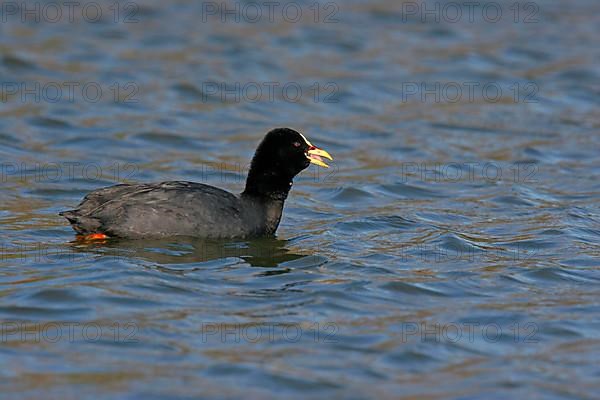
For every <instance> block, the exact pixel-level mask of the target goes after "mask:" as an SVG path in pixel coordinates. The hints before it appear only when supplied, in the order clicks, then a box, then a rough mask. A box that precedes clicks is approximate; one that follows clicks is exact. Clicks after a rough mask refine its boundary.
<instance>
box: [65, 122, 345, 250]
mask: <svg viewBox="0 0 600 400" xmlns="http://www.w3.org/2000/svg"><path fill="white" fill-rule="evenodd" d="M323 158H327V159H329V160H333V158H332V157H331V156H330V155H329V153H327V152H326V151H325V150H322V149H319V148H317V147H315V146H313V145H312V144H311V143H310V142H309V141H308V140H307V139H306V138H305V137H304V135H302V134H301V133H299V132H296V131H295V130H293V129H289V128H277V129H273V130H271V131H270V132H268V133H267V135H266V136H265V138H264V139H263V141H262V142H261V143H260V144H259V146H258V148H257V150H256V153H255V154H254V157H253V158H252V163H251V164H250V170H249V172H248V177H247V179H246V187H245V189H244V191H243V192H242V193H241V194H239V195H235V194H232V193H229V192H227V191H225V190H222V189H219V188H216V187H214V186H209V185H204V184H201V183H195V182H184V181H169V182H160V183H141V184H121V185H116V186H111V187H107V188H103V189H98V190H95V191H93V192H91V193H89V194H88V195H87V196H85V197H84V199H83V201H82V202H81V204H79V206H78V207H77V209H75V210H71V211H64V212H61V213H60V215H62V216H64V217H65V218H66V219H68V220H69V222H70V223H71V225H72V226H73V229H75V231H76V232H77V233H78V234H79V235H80V238H84V239H90V240H93V239H106V238H110V237H118V238H127V239H143V238H163V237H169V236H193V237H201V238H243V237H250V236H262V235H272V234H274V233H275V231H276V230H277V227H278V226H279V221H280V219H281V214H282V211H283V203H284V202H285V199H286V198H287V196H288V193H289V191H290V189H291V187H292V181H293V179H294V177H295V176H296V175H297V174H298V173H300V172H301V171H302V170H304V169H306V168H307V167H308V166H309V164H310V163H313V164H316V165H319V166H321V167H325V168H328V165H327V164H326V163H325V162H324V161H323Z"/></svg>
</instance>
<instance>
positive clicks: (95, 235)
mask: <svg viewBox="0 0 600 400" xmlns="http://www.w3.org/2000/svg"><path fill="white" fill-rule="evenodd" d="M105 239H108V236H107V235H105V234H104V233H92V234H91V235H77V240H81V241H83V242H87V241H92V240H105Z"/></svg>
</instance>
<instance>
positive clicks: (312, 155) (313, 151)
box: [306, 145, 333, 168]
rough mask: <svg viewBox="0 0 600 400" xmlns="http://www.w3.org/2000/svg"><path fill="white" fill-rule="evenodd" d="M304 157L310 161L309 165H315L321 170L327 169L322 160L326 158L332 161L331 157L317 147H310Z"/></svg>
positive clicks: (327, 166)
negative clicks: (321, 168)
mask: <svg viewBox="0 0 600 400" xmlns="http://www.w3.org/2000/svg"><path fill="white" fill-rule="evenodd" d="M306 157H308V159H309V160H310V163H311V164H316V165H318V166H320V167H323V168H329V165H327V164H325V161H323V158H327V159H329V160H331V161H333V157H331V155H329V153H328V152H326V151H325V150H322V149H319V148H318V147H315V146H312V145H311V147H309V148H308V152H307V153H306Z"/></svg>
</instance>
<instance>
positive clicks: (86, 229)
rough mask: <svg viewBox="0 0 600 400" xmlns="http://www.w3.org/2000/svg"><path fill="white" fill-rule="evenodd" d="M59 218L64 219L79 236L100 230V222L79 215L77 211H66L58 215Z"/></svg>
mask: <svg viewBox="0 0 600 400" xmlns="http://www.w3.org/2000/svg"><path fill="white" fill-rule="evenodd" d="M58 215H60V216H61V217H65V218H66V219H67V220H68V221H69V223H70V224H71V226H72V227H73V229H74V230H75V231H76V232H77V233H80V234H88V233H90V232H91V233H94V232H97V231H98V229H99V228H100V221H98V220H97V219H95V218H92V217H87V216H85V215H81V214H80V213H79V210H68V211H63V212H60V213H58Z"/></svg>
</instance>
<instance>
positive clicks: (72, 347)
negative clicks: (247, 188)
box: [0, 0, 600, 399]
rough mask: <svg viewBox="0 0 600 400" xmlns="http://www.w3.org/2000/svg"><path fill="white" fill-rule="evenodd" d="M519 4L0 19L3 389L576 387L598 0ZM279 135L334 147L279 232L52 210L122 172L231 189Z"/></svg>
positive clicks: (171, 10)
mask: <svg viewBox="0 0 600 400" xmlns="http://www.w3.org/2000/svg"><path fill="white" fill-rule="evenodd" d="M445 3H447V2H441V3H440V4H442V5H443V4H445ZM513 3H514V2H508V1H500V2H496V4H498V5H500V6H501V7H502V9H503V10H504V14H503V18H501V20H500V21H498V22H497V23H491V22H489V21H486V20H484V19H482V18H481V17H478V18H476V19H475V21H474V22H473V23H470V22H468V21H466V20H463V21H461V22H459V23H449V22H447V21H444V20H443V19H442V20H440V22H436V21H432V20H426V21H425V22H423V21H422V20H421V18H420V15H419V14H417V15H416V16H415V15H413V14H410V15H407V13H406V11H407V10H406V9H403V6H402V4H403V3H402V2H393V4H392V2H388V1H374V2H373V1H370V2H362V1H351V2H344V3H336V4H337V6H338V8H339V9H337V11H336V12H335V14H334V17H333V20H332V21H329V20H328V21H327V22H325V16H326V15H329V12H331V10H334V11H335V10H336V9H335V8H333V9H325V6H326V4H325V3H322V4H320V7H321V14H320V15H319V18H318V19H317V21H316V22H315V19H314V18H313V17H314V15H313V14H311V12H312V11H311V9H310V7H311V4H310V3H303V2H297V3H295V4H296V5H298V6H299V7H301V8H302V10H304V17H303V18H302V19H301V20H299V21H298V22H290V21H288V20H285V19H283V18H281V17H276V18H275V21H274V22H273V23H271V22H269V21H268V20H265V19H263V20H262V21H260V22H257V23H252V22H248V21H245V20H244V19H243V18H242V19H241V21H240V22H239V23H236V22H235V21H231V20H227V21H226V22H225V23H223V22H222V21H221V20H220V17H219V15H217V16H216V17H214V16H206V15H205V14H206V13H204V14H203V8H202V3H200V2H198V3H196V2H185V1H176V2H169V3H168V4H167V3H163V2H158V1H144V2H143V3H138V4H137V8H135V9H125V7H126V4H125V3H121V4H119V7H120V9H121V11H122V13H121V14H119V17H118V18H117V21H115V19H114V15H113V14H112V9H110V8H109V7H110V6H111V4H109V3H103V2H100V3H98V4H100V5H101V6H102V7H103V10H104V17H103V18H101V19H100V20H99V21H97V22H95V23H91V22H89V21H87V20H86V19H85V18H83V17H76V18H75V20H74V21H73V22H69V21H68V20H67V18H66V17H63V19H62V20H61V21H59V22H57V23H51V22H48V21H44V20H42V21H40V22H39V23H36V22H35V21H31V20H30V18H29V19H26V21H25V22H23V21H21V18H20V14H18V13H17V14H16V15H3V17H4V16H5V17H6V19H5V20H4V19H3V22H2V24H1V26H0V55H1V57H0V76H1V77H2V82H3V87H2V92H1V93H0V94H1V95H2V102H1V104H0V115H1V118H0V155H1V157H2V170H1V171H0V172H1V175H0V178H1V187H2V190H1V191H0V202H1V204H2V208H1V210H0V218H1V220H2V224H1V225H0V231H1V242H0V246H1V252H2V253H1V254H2V256H1V258H0V321H1V325H0V327H1V328H2V330H0V362H1V363H2V365H3V368H2V369H1V370H0V377H1V379H0V389H1V390H2V392H3V393H5V396H11V395H12V396H13V397H14V398H40V397H44V398H61V399H69V398H94V399H101V398H115V397H118V398H132V399H133V398H144V399H152V398H177V399H190V398H201V397H205V398H215V397H217V398H238V397H240V396H245V397H249V398H257V397H259V396H260V397H280V396H286V397H292V398H307V397H325V396H332V397H333V396H335V397H339V398H357V399H358V398H390V399H391V398H427V399H438V398H440V399H441V398H461V399H471V398H482V397H485V398H498V399H500V398H502V399H504V398H507V397H508V396H513V397H517V398H525V397H528V398H552V399H559V398H561V399H562V398H569V399H571V398H582V399H591V398H594V397H596V396H597V389H598V386H597V381H598V374H599V372H600V371H599V369H598V359H599V358H600V334H599V328H600V304H599V302H598V299H599V297H598V295H599V294H600V293H599V290H598V284H599V281H600V273H599V268H600V247H599V245H598V243H599V240H600V209H599V206H598V204H599V199H600V183H599V181H598V176H599V174H600V163H599V162H598V154H599V150H600V135H599V129H600V119H599V113H598V107H599V105H600V95H599V93H598V90H599V87H598V82H600V69H599V68H598V65H600V63H599V61H600V48H599V47H598V45H597V38H598V37H600V21H599V20H598V15H600V4H599V3H598V2H596V1H592V0H589V1H586V0H578V1H571V2H566V1H544V2H543V3H536V4H537V5H538V6H539V10H538V11H537V12H536V13H535V18H536V19H537V22H532V23H524V22H523V19H524V18H525V17H526V16H527V14H528V13H527V12H528V11H530V10H526V9H524V8H523V9H522V10H521V11H522V13H521V14H519V18H518V20H517V22H515V21H514V15H513V14H512V11H511V9H510V7H511V5H512V4H513ZM242 4H243V3H242ZM520 6H521V7H524V4H521V5H520ZM132 10H134V11H135V13H134V15H129V14H127V13H130V12H132ZM403 11H405V12H404V14H403ZM127 16H128V17H131V18H133V19H135V20H137V22H135V21H129V20H128V23H125V22H124V19H125V18H126V17H127ZM205 16H206V17H207V18H206V21H204V20H203V18H204V17H205ZM88 17H89V16H88ZM336 21H337V22H336ZM69 82H76V83H78V84H79V85H78V86H76V87H75V89H74V92H73V93H72V96H69V92H68V85H69ZM236 83H237V84H239V87H240V89H239V90H237V89H236ZM22 84H25V85H26V86H25V89H23V87H22V86H21V85H22ZM222 84H226V85H229V86H226V87H225V88H226V89H227V88H229V90H231V88H233V92H230V93H229V94H227V93H226V90H224V89H223V86H220V85H222ZM423 84H425V85H426V86H425V89H426V90H423V86H422V85H423ZM436 84H439V88H440V89H436ZM475 84H477V85H475ZM36 85H38V86H36ZM57 85H58V87H59V88H61V89H62V92H60V93H61V96H58V94H57V93H59V92H56V91H55V92H52V90H53V89H54V90H56V86H57ZM84 85H87V86H86V90H89V92H87V91H86V92H84V91H83V87H84ZM248 85H250V86H248ZM269 85H271V87H278V88H283V87H286V88H288V89H289V90H290V92H289V93H285V92H282V91H279V90H275V91H274V97H273V98H270V97H269V96H268V91H267V89H266V88H268V87H269ZM468 85H471V87H475V88H476V89H475V90H474V92H473V93H474V95H473V97H472V98H469V97H468V91H467V89H466V88H468V87H469V86H468ZM486 85H488V86H487V87H488V89H489V90H490V92H489V93H488V92H484V91H483V87H485V86H486ZM244 87H245V88H246V92H244V89H243V88H244ZM256 87H260V88H261V89H262V90H263V92H262V95H261V96H259V97H258V98H256V92H252V90H255V89H256ZM297 87H301V88H302V95H300V96H299V97H297V98H296V97H295V95H294V93H293V92H292V90H293V89H295V88H297ZM457 87H458V88H460V89H462V90H464V92H463V96H462V97H461V98H460V99H458V100H457V101H454V99H456V93H457V92H452V90H456V88H457ZM15 88H16V93H15ZM98 88H100V92H98V91H97V90H96V93H97V94H96V95H95V94H94V90H95V89H98ZM444 88H445V89H444ZM495 88H501V90H502V94H501V95H498V96H496V95H495V94H494V93H493V92H491V91H492V90H494V89H495ZM27 90H29V92H27ZM427 90H429V91H430V92H429V94H427V93H425V92H427ZM27 93H29V94H27ZM276 126H292V127H295V128H297V129H300V130H302V131H303V132H304V133H305V134H306V135H307V137H309V138H310V139H311V141H312V142H314V143H315V144H317V145H319V146H321V147H323V148H325V149H327V150H328V151H329V152H330V153H331V154H333V155H334V157H335V162H334V163H333V165H332V168H331V169H330V170H327V171H324V170H317V169H313V167H311V168H310V169H309V170H307V171H305V172H304V173H303V174H302V175H301V176H299V177H298V178H297V179H296V182H295V185H294V188H293V191H292V193H291V195H290V198H289V200H288V202H287V203H286V209H285V214H284V217H283V220H282V223H281V226H280V228H279V230H278V234H277V237H276V238H262V239H256V240H239V241H233V242H221V241H201V240H195V241H194V240H167V241H158V242H157V241H151V242H147V241H111V242H109V243H105V244H102V243H98V244H93V245H82V244H77V243H74V242H73V240H74V235H73V232H72V230H71V228H70V227H69V226H68V225H67V223H66V221H65V220H63V219H62V218H61V217H59V216H58V215H57V213H58V212H59V211H61V210H64V209H68V208H71V207H73V206H74V205H76V204H77V203H78V202H79V200H80V199H81V197H82V196H83V195H85V194H86V193H87V192H89V191H91V190H93V189H95V188H98V187H102V186H107V185H110V184H113V183H116V182H138V181H158V180H164V179H178V180H179V179H181V180H193V181H199V182H204V183H208V184H212V185H216V186H219V187H223V188H226V189H229V190H232V191H237V192H239V191H241V190H242V188H243V184H244V178H245V172H246V169H247V164H248V162H249V160H250V157H251V155H252V153H253V151H254V148H255V147H256V145H257V143H258V141H259V140H260V138H261V137H262V135H263V134H264V133H265V132H266V131H267V130H268V129H270V128H272V127H276ZM7 393H10V394H9V395H7Z"/></svg>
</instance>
